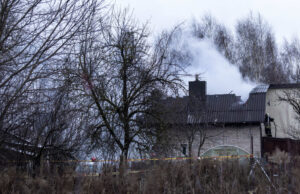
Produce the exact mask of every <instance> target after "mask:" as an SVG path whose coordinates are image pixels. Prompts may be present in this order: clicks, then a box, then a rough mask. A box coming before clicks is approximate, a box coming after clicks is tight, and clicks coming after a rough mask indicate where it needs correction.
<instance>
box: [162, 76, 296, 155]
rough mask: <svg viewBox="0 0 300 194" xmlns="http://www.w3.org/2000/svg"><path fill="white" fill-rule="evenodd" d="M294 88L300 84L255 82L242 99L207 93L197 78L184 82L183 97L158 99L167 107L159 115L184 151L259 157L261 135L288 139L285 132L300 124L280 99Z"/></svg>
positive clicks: (285, 103) (197, 153)
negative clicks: (244, 98)
mask: <svg viewBox="0 0 300 194" xmlns="http://www.w3.org/2000/svg"><path fill="white" fill-rule="evenodd" d="M298 89H300V84H270V85H259V86H257V87H255V88H253V89H252V91H251V92H250V94H249V98H248V99H247V101H246V102H242V100H241V97H240V96H236V95H235V94H216V95H208V94H207V93H206V82H205V81H199V80H197V79H196V80H195V81H191V82H189V95H188V96H184V97H182V98H166V99H162V102H163V103H162V104H164V106H165V107H164V108H165V109H171V111H169V113H167V114H165V116H164V118H165V120H166V122H167V123H168V124H169V126H170V128H171V129H172V130H171V132H170V134H172V137H173V144H174V142H176V143H175V144H177V148H178V150H181V152H182V153H183V154H184V155H190V156H196V155H198V156H199V155H201V154H204V153H207V152H208V151H210V152H211V150H213V149H215V152H218V154H220V155H224V154H225V155H226V154H228V153H232V152H241V153H248V154H253V155H254V156H257V157H260V156H261V155H262V153H263V152H262V149H263V145H262V139H263V138H264V137H275V138H292V136H291V135H289V134H291V133H289V132H291V129H297V127H298V123H299V122H298V120H297V118H296V116H297V115H296V114H295V111H294V109H293V107H292V106H291V105H290V103H288V102H287V101H284V100H283V98H284V97H285V95H287V92H294V91H298ZM294 96H295V95H294ZM299 97H300V95H299ZM299 102H300V101H299ZM299 134H300V133H299ZM179 144H180V145H179ZM177 154H178V152H177Z"/></svg>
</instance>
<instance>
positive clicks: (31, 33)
mask: <svg viewBox="0 0 300 194" xmlns="http://www.w3.org/2000/svg"><path fill="white" fill-rule="evenodd" d="M95 4H101V1H93V0H91V1H85V2H81V1H76V0H58V1H55V0H53V1H52V0H50V1H42V0H26V1H25V0H17V1H16V0H3V1H1V2H0V6H1V7H0V21H1V22H0V147H1V144H2V143H3V142H4V141H5V142H6V143H7V141H8V140H9V139H10V138H11V137H12V136H14V137H15V138H16V139H19V140H20V142H26V143H28V142H29V143H30V144H34V143H33V142H34V139H35V138H39V137H37V136H35V135H33V134H36V133H37V132H36V131H32V130H33V129H34V125H35V124H36V122H35V121H34V118H37V117H39V116H40V117H42V114H43V113H49V112H55V111H54V110H51V108H50V107H47V105H49V104H51V103H49V98H50V101H51V102H53V101H52V99H51V97H54V96H55V95H52V94H53V90H58V88H59V86H61V84H59V79H58V78H59V77H60V76H61V74H58V68H59V67H60V64H61V61H62V60H61V59H62V58H65V57H63V56H65V52H66V50H68V49H67V48H68V47H71V45H74V44H76V42H75V38H76V37H77V36H78V35H79V34H80V33H81V27H82V25H83V21H85V20H87V19H88V18H89V17H90V16H91V15H92V14H93V13H94V12H95V9H96V8H97V7H95ZM53 78H55V79H56V81H53ZM50 80H52V81H50ZM60 81H64V80H60ZM54 93H55V92H54ZM57 103H60V101H56V102H55V103H54V102H53V104H52V105H53V106H55V104H57ZM57 105H59V104H57ZM37 107H39V112H41V111H42V112H43V113H41V115H37V114H36V113H37V112H36V110H37V109H36V108H37ZM57 107H58V106H57ZM57 110H61V109H57ZM51 122H52V121H51ZM53 122H55V121H54V120H53ZM46 123H48V122H46ZM52 124H53V123H52ZM49 125H50V124H49ZM48 127H49V126H46V127H44V128H43V130H44V131H43V132H42V133H41V134H44V132H45V134H46V131H47V130H48V129H49V128H48ZM62 131H64V130H63V129H62ZM47 134H49V133H47ZM62 134H63V133H62ZM40 138H41V139H42V138H45V137H40ZM46 139H47V138H46ZM21 140H22V141H21ZM35 140H36V139H35ZM52 142H53V141H52ZM39 143H41V142H40V141H38V143H37V145H40V144H39ZM47 144H48V143H47Z"/></svg>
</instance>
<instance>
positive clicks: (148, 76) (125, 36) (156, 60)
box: [70, 10, 182, 163]
mask: <svg viewBox="0 0 300 194" xmlns="http://www.w3.org/2000/svg"><path fill="white" fill-rule="evenodd" d="M95 22H96V23H95V24H92V23H93V22H92V21H91V23H90V24H88V25H87V27H88V28H90V30H91V31H94V32H97V30H95V27H96V26H101V30H100V31H99V32H100V33H96V34H95V36H93V35H91V34H90V30H87V31H86V32H88V33H87V34H88V36H86V37H85V39H84V41H82V44H81V47H80V50H79V53H78V56H77V61H74V65H73V66H72V67H71V68H70V71H73V72H74V75H77V76H78V78H79V80H80V82H81V83H83V85H82V86H83V87H85V88H82V87H81V89H80V88H78V89H79V90H81V91H83V94H82V95H83V96H85V99H86V100H87V101H88V102H89V103H90V109H89V111H91V114H94V115H95V121H94V124H93V126H94V128H92V131H91V133H90V134H92V137H93V139H97V138H98V139H101V138H106V140H108V142H113V144H114V146H116V147H117V148H118V153H120V155H121V163H122V161H124V160H126V159H127V157H128V154H129V150H130V148H132V147H133V145H134V144H138V143H139V138H138V136H139V134H141V133H144V132H145V131H144V130H143V128H141V127H140V122H141V120H140V117H141V115H144V114H146V115H147V114H149V112H148V110H149V105H150V100H149V99H150V98H149V97H150V96H151V93H152V91H153V90H155V89H157V88H159V89H161V90H164V91H169V92H170V91H171V90H177V89H178V87H179V86H181V79H180V77H179V75H178V73H179V72H181V71H182V67H181V66H180V65H178V64H177V63H174V62H175V61H177V60H176V56H174V55H172V52H170V50H171V49H170V44H171V42H172V32H171V34H170V33H163V34H162V35H161V36H160V37H159V38H157V39H156V41H155V42H154V43H153V44H150V43H149V33H148V32H147V26H145V25H144V26H141V25H139V24H138V23H137V22H136V21H134V20H133V19H132V17H131V15H130V14H129V13H128V10H124V11H120V12H114V11H113V16H112V17H111V18H109V21H108V22H107V23H105V22H104V23H102V25H99V23H98V22H99V21H95ZM101 22H103V21H101ZM97 23H98V25H97ZM91 24H92V25H91ZM103 26H105V27H103ZM74 67H76V68H77V70H76V71H74V69H76V68H74ZM79 90H78V91H79Z"/></svg>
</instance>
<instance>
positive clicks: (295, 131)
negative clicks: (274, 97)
mask: <svg viewBox="0 0 300 194" xmlns="http://www.w3.org/2000/svg"><path fill="white" fill-rule="evenodd" d="M299 99H300V90H299V89H290V90H284V91H283V95H281V96H278V100H279V101H281V102H285V103H287V104H288V105H289V106H291V107H292V108H293V110H294V112H295V118H293V119H295V120H296V123H292V124H290V126H289V128H288V129H285V130H286V133H287V135H289V136H290V137H292V138H293V139H300V131H299V124H300V101H299Z"/></svg>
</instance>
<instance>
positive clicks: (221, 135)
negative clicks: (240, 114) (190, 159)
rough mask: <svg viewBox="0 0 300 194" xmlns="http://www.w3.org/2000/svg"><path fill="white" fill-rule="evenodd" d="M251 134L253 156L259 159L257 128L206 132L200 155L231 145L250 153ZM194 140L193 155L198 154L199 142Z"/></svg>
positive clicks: (258, 130) (259, 147)
mask: <svg viewBox="0 0 300 194" xmlns="http://www.w3.org/2000/svg"><path fill="white" fill-rule="evenodd" d="M251 134H252V136H253V154H254V155H255V156H257V157H260V153H261V138H260V127H259V126H246V127H243V126H237V127H224V128H222V127H220V128H213V129H208V130H206V135H207V138H206V140H205V143H204V145H203V147H202V148H201V154H202V153H204V152H205V151H207V150H208V149H210V148H213V147H216V146H220V145H233V146H237V147H239V148H242V149H244V150H245V151H247V152H249V153H251ZM197 140H198V138H196V139H195V142H194V143H193V155H194V156H196V155H197V152H198V145H199V140H198V141H197Z"/></svg>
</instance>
